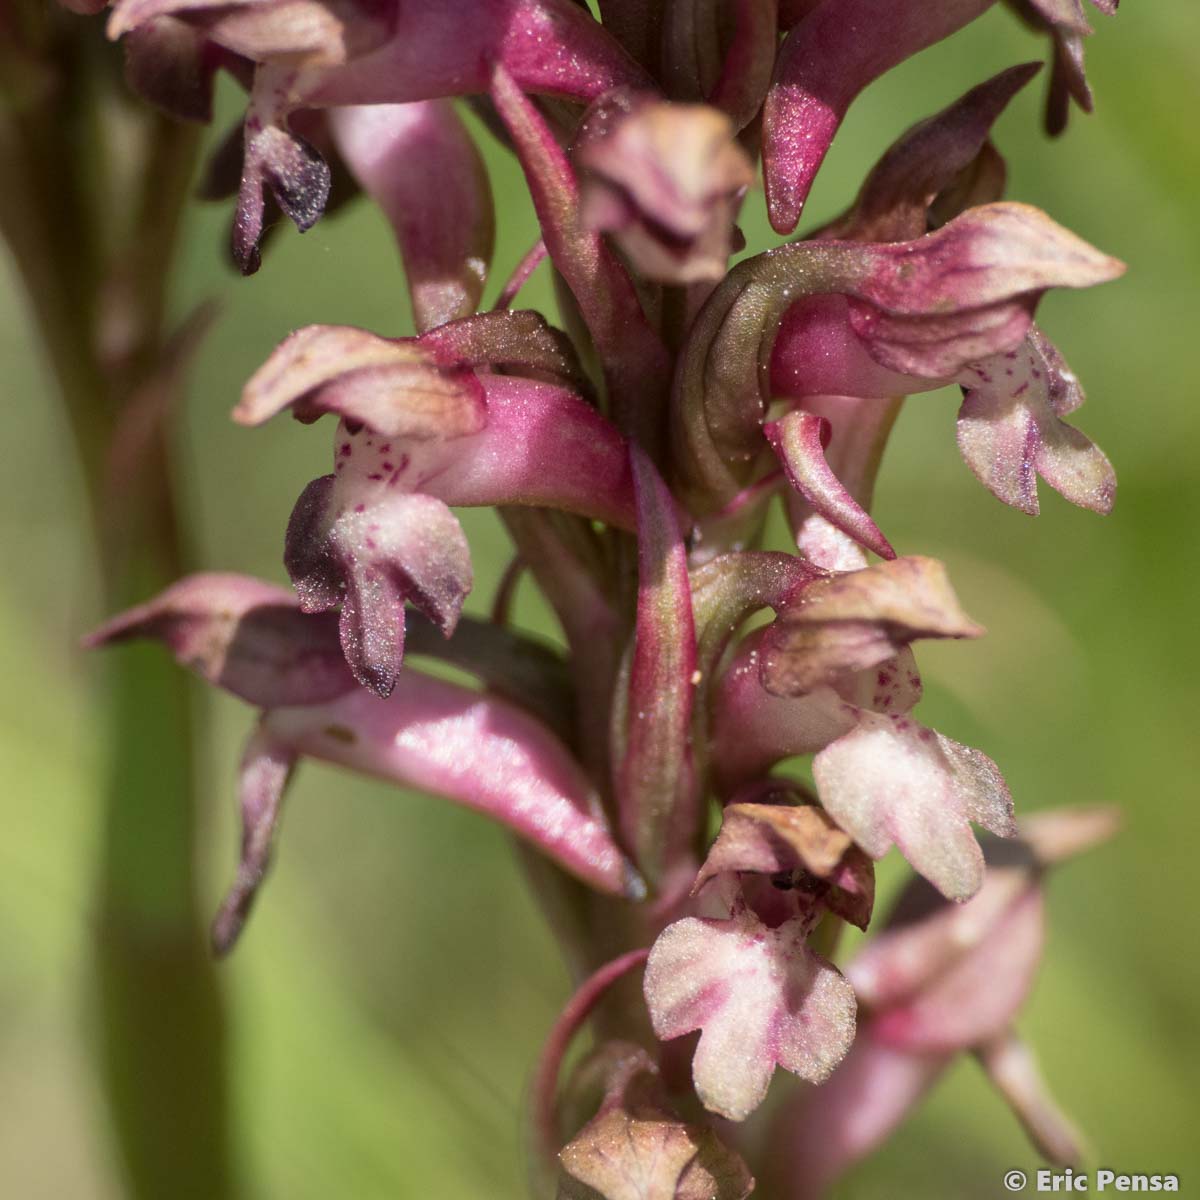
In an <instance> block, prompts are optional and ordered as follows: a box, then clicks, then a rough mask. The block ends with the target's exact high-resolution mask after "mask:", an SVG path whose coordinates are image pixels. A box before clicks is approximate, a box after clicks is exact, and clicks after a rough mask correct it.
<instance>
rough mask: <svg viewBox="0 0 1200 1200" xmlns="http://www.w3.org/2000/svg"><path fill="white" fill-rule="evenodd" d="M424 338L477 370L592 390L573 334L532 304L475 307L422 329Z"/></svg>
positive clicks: (443, 353)
mask: <svg viewBox="0 0 1200 1200" xmlns="http://www.w3.org/2000/svg"><path fill="white" fill-rule="evenodd" d="M420 343H421V345H422V346H428V347H431V348H432V349H433V350H434V351H435V352H436V353H437V354H438V355H439V356H444V357H445V358H446V359H447V360H459V361H461V362H463V363H465V364H467V365H468V366H471V367H473V368H474V369H475V370H484V369H486V370H491V371H502V372H504V373H505V374H512V375H524V376H526V377H528V378H530V379H543V380H546V381H548V382H551V383H559V384H562V385H563V386H564V387H569V388H571V389H572V390H573V391H576V392H578V393H580V395H582V396H584V397H589V396H590V395H591V382H590V380H589V379H588V377H587V374H586V372H585V371H584V369H583V366H582V364H581V363H580V361H579V355H578V354H577V353H576V351H575V346H574V344H573V343H572V341H571V339H570V338H569V337H567V335H566V334H565V333H563V332H562V330H560V329H555V328H554V327H553V326H552V325H550V324H549V323H548V322H547V321H546V318H545V317H543V316H542V314H541V313H538V312H533V311H532V310H530V309H519V310H517V311H515V312H508V311H493V312H486V313H477V314H476V315H475V316H473V317H466V318H464V319H463V320H461V321H450V322H448V323H447V324H445V325H439V326H438V327H437V328H436V329H431V330H429V331H428V332H427V333H425V334H423V335H422V337H421V338H420Z"/></svg>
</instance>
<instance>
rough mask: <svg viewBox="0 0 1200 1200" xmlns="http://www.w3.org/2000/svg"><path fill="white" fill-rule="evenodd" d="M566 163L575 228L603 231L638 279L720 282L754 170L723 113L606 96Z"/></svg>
mask: <svg viewBox="0 0 1200 1200" xmlns="http://www.w3.org/2000/svg"><path fill="white" fill-rule="evenodd" d="M575 161H576V162H577V163H579V165H580V166H581V167H583V168H584V171H585V174H584V180H583V194H582V206H583V207H582V220H583V222H584V224H585V225H586V226H588V227H589V228H591V229H596V230H601V231H608V232H611V233H612V234H613V235H614V238H615V240H616V241H617V243H618V245H620V246H621V248H622V249H623V250H624V252H625V254H626V255H627V257H628V258H629V259H630V261H631V262H632V263H633V264H634V266H635V267H637V269H638V270H639V271H640V272H641V273H642V274H643V275H644V276H645V277H646V278H648V279H653V280H656V281H658V282H662V283H670V284H679V285H684V284H690V283H698V282H702V281H704V280H717V279H720V278H721V277H722V276H723V275H724V274H725V267H726V263H727V262H728V259H729V254H730V250H731V243H732V237H733V219H734V213H735V211H736V208H737V204H738V202H739V200H740V198H741V194H742V193H743V192H744V191H745V190H746V188H747V187H749V185H750V184H751V183H752V182H753V179H754V171H753V167H752V166H751V163H750V159H749V157H748V156H747V154H746V152H745V151H744V150H743V149H742V148H741V146H739V145H738V144H737V142H736V141H735V139H734V127H733V124H732V122H731V121H730V120H729V118H728V117H727V116H725V114H724V113H722V112H719V111H718V110H717V109H715V108H709V107H708V106H706V105H696V104H670V103H666V102H664V101H655V100H652V99H647V98H645V97H638V96H633V97H629V96H623V95H618V96H614V97H610V98H608V99H607V100H606V101H605V102H603V103H602V104H600V105H598V106H596V107H595V108H593V110H592V111H591V113H590V114H589V115H588V117H587V118H586V119H585V120H584V122H583V125H582V127H581V129H580V132H579V135H578V138H577V144H576V151H575Z"/></svg>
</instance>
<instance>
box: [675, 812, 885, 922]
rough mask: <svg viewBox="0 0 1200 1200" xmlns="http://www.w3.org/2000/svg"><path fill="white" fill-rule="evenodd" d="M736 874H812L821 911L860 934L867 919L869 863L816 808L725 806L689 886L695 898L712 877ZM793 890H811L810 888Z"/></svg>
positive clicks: (871, 887) (871, 892) (871, 880)
mask: <svg viewBox="0 0 1200 1200" xmlns="http://www.w3.org/2000/svg"><path fill="white" fill-rule="evenodd" d="M738 871H751V872H754V873H755V874H759V875H771V876H778V875H790V874H793V873H795V872H801V873H806V874H808V875H815V876H816V877H817V879H818V880H820V881H822V883H821V886H819V887H817V888H815V889H811V890H814V891H815V895H816V899H817V900H818V901H819V903H820V904H821V906H823V907H824V908H827V909H829V911H830V912H834V913H836V914H838V915H839V916H842V917H844V918H845V919H846V920H848V921H850V922H851V923H853V924H855V925H857V926H858V927H859V928H860V929H865V928H866V927H867V922H868V921H869V920H870V918H871V909H872V906H873V904H874V900H875V872H874V869H873V867H872V864H871V860H870V859H869V858H867V856H866V855H865V854H863V852H862V851H861V850H859V849H858V848H857V847H856V846H854V844H853V843H852V842H851V840H850V837H849V835H848V834H846V833H843V832H842V830H840V829H839V828H838V827H837V826H836V825H835V824H834V823H833V822H832V821H831V820H830V818H829V816H828V815H827V814H826V813H825V812H824V810H822V809H821V808H818V807H817V806H816V805H815V804H812V803H801V804H794V803H771V804H764V803H753V802H749V803H747V802H734V803H732V804H727V805H726V806H725V810H724V814H723V816H722V819H721V831H720V833H719V834H718V835H717V840H716V841H715V842H714V843H713V844H712V847H711V849H710V850H709V852H708V857H707V858H706V859H705V860H704V865H703V866H702V867H701V868H700V873H699V874H698V875H697V876H696V882H695V883H694V884H693V885H692V893H693V895H694V894H695V893H697V892H699V891H700V889H701V888H702V887H703V886H704V885H705V884H706V883H707V882H708V881H709V880H710V879H713V878H714V877H715V876H717V875H721V874H728V873H730V872H738ZM797 886H803V887H804V889H805V890H810V885H809V883H805V884H803V885H800V884H798V885H797Z"/></svg>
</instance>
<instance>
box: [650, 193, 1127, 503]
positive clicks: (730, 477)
mask: <svg viewBox="0 0 1200 1200" xmlns="http://www.w3.org/2000/svg"><path fill="white" fill-rule="evenodd" d="M1122 270H1123V265H1122V264H1121V263H1119V262H1118V261H1117V260H1115V259H1112V258H1110V257H1109V256H1107V255H1104V254H1100V253H1099V252H1097V251H1096V250H1094V249H1093V248H1092V247H1090V246H1088V245H1087V243H1085V242H1083V241H1081V240H1080V239H1079V238H1076V237H1075V236H1074V235H1073V234H1071V233H1069V232H1068V231H1066V230H1064V229H1063V228H1062V227H1061V226H1058V225H1056V224H1055V223H1054V222H1052V221H1050V220H1049V219H1048V218H1046V217H1045V216H1044V215H1043V214H1041V213H1039V212H1038V210H1036V209H1033V208H1030V207H1028V206H1026V205H1021V204H1012V203H996V204H988V205H984V206H982V207H979V208H974V209H970V210H968V211H967V212H965V213H963V214H962V215H961V216H959V217H957V218H955V219H954V220H952V221H950V222H949V223H948V224H946V225H944V226H943V227H942V228H940V229H938V230H935V231H934V232H932V233H929V234H926V235H925V236H924V237H919V238H917V239H915V240H912V241H907V242H893V243H886V244H871V245H862V244H858V243H853V242H797V243H792V244H790V245H787V246H783V247H780V248H778V249H776V250H772V251H767V252H766V253H765V254H762V255H759V256H757V257H756V258H752V259H748V260H746V261H745V262H743V263H741V264H739V265H738V266H737V267H735V268H734V269H733V270H732V271H731V272H730V273H729V275H728V276H727V277H726V279H725V280H724V282H723V283H722V284H721V285H720V286H719V287H718V288H717V289H716V291H714V293H713V294H712V296H711V297H710V298H709V300H708V301H707V303H706V304H705V306H704V308H703V309H702V310H701V312H700V314H699V316H698V317H697V319H696V321H695V322H694V324H693V326H692V329H691V332H690V334H689V338H688V342H687V344H685V346H684V349H683V352H682V355H681V362H680V365H679V368H678V370H677V372H676V377H675V388H674V395H673V406H674V410H675V414H676V417H677V420H676V423H675V426H674V431H675V439H676V440H675V450H676V453H677V455H678V456H679V460H680V463H681V471H682V473H683V474H684V476H685V478H686V480H687V483H688V485H689V492H690V493H694V495H695V497H696V499H695V503H696V504H697V505H700V504H705V503H707V504H709V505H711V504H712V503H713V497H714V496H715V497H718V498H721V499H723V500H724V501H726V502H727V501H728V500H729V499H731V498H732V497H733V496H734V495H736V494H737V492H738V491H739V490H740V489H741V487H742V486H744V478H745V476H746V474H747V473H748V472H749V470H751V469H752V468H753V466H754V464H755V463H756V462H757V461H758V458H759V455H760V454H761V453H762V451H763V450H764V449H765V445H764V439H763V434H762V420H763V416H764V415H765V412H766V409H767V405H768V403H769V401H770V400H771V399H773V398H774V397H777V396H787V397H792V398H794V399H800V398H803V397H805V396H821V395H849V396H860V397H871V396H877V397H891V396H897V395H908V394H911V393H913V392H918V391H926V390H930V389H931V388H933V387H937V386H942V385H944V384H945V383H946V382H947V381H948V380H950V379H953V378H954V377H955V376H956V374H957V373H959V372H961V371H963V370H964V369H965V368H966V367H968V366H969V365H970V364H972V363H973V362H978V361H979V360H981V359H983V358H987V357H989V356H991V355H993V354H997V353H1004V352H1007V351H1008V350H1010V349H1012V348H1014V347H1016V346H1018V345H1019V344H1020V342H1021V339H1022V338H1023V337H1024V336H1025V334H1026V333H1027V332H1028V330H1029V328H1030V325H1031V323H1032V318H1033V312H1034V310H1035V308H1036V306H1037V303H1038V301H1039V299H1040V298H1041V296H1042V294H1043V293H1044V292H1045V291H1046V290H1047V289H1048V288H1050V287H1087V286H1091V285H1093V284H1096V283H1102V282H1104V281H1105V280H1109V279H1113V278H1116V277H1117V276H1118V275H1120V274H1121V272H1122Z"/></svg>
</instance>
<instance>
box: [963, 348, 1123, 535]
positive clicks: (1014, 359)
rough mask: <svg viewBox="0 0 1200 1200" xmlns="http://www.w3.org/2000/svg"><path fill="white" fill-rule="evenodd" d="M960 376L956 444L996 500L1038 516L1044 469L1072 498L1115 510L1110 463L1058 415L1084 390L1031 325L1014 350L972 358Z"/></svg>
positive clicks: (1092, 506) (1076, 404)
mask: <svg viewBox="0 0 1200 1200" xmlns="http://www.w3.org/2000/svg"><path fill="white" fill-rule="evenodd" d="M959 378H960V382H961V383H962V385H963V397H964V398H963V405H962V408H961V409H960V410H959V414H958V445H959V449H960V450H961V452H962V456H963V458H964V460H965V461H966V463H967V466H969V467H970V468H971V470H972V471H973V472H974V474H975V476H976V478H977V479H978V480H979V481H980V482H981V483H982V484H983V485H984V487H986V488H987V489H988V491H990V492H991V493H992V494H993V495H994V496H995V497H996V498H997V499H999V500H1002V501H1003V502H1004V503H1005V504H1009V505H1011V506H1012V507H1014V508H1017V509H1020V510H1021V511H1022V512H1025V513H1029V514H1030V515H1031V516H1036V515H1037V513H1038V508H1039V506H1038V494H1037V478H1038V476H1039V475H1040V476H1041V477H1042V478H1043V479H1045V480H1046V482H1047V483H1048V484H1050V486H1051V487H1052V488H1054V490H1055V491H1057V492H1058V493H1060V494H1061V495H1062V496H1064V497H1065V498H1066V499H1068V500H1070V501H1071V503H1072V504H1078V505H1079V506H1080V507H1082V508H1089V509H1091V510H1093V511H1094V512H1099V513H1108V512H1111V511H1112V506H1113V502H1114V499H1115V495H1116V486H1117V483H1116V474H1115V472H1114V471H1113V468H1112V464H1111V463H1110V462H1109V461H1108V459H1107V458H1106V457H1105V455H1104V454H1103V452H1102V451H1101V450H1099V449H1098V448H1097V447H1096V446H1095V445H1094V444H1093V443H1092V442H1091V441H1090V440H1089V439H1088V438H1087V437H1085V436H1084V435H1083V434H1082V433H1080V432H1079V430H1077V429H1075V428H1074V427H1073V426H1071V425H1068V424H1066V422H1064V421H1062V420H1061V419H1060V417H1061V416H1062V415H1063V414H1065V413H1069V412H1072V411H1074V410H1075V409H1076V408H1078V407H1079V405H1080V404H1082V403H1083V391H1082V389H1081V388H1080V387H1079V383H1078V380H1077V379H1076V378H1075V375H1074V374H1073V373H1072V372H1071V371H1070V369H1069V368H1068V367H1067V365H1066V363H1065V362H1064V361H1063V359H1062V356H1061V355H1060V354H1059V353H1058V351H1057V350H1056V349H1055V348H1054V346H1053V345H1051V343H1050V342H1049V341H1048V340H1047V339H1046V337H1045V336H1044V335H1043V334H1042V333H1041V332H1040V331H1038V330H1037V329H1031V330H1030V332H1029V333H1028V334H1027V335H1026V337H1025V340H1024V342H1023V343H1022V344H1021V345H1020V346H1019V347H1018V348H1017V349H1015V350H1010V351H1008V352H1007V353H1005V354H1001V355H996V356H994V357H992V358H989V359H985V360H984V361H982V362H978V363H973V364H971V366H969V367H967V368H966V370H965V371H964V373H963V374H962V375H961V376H960V377H959Z"/></svg>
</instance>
